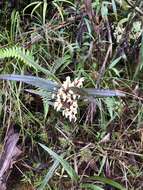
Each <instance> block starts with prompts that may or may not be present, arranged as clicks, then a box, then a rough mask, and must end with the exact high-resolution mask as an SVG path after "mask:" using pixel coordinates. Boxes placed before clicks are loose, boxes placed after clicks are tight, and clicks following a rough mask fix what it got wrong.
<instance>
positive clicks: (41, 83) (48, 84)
mask: <svg viewBox="0 0 143 190" xmlns="http://www.w3.org/2000/svg"><path fill="white" fill-rule="evenodd" d="M0 79H2V80H14V81H21V82H24V83H26V84H30V85H33V86H35V87H38V88H41V89H44V90H47V91H56V89H57V88H58V87H59V85H58V84H57V83H55V82H53V81H51V80H45V79H42V78H40V77H34V76H27V75H14V74H12V75H9V74H6V75H0Z"/></svg>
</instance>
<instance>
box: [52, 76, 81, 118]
mask: <svg viewBox="0 0 143 190" xmlns="http://www.w3.org/2000/svg"><path fill="white" fill-rule="evenodd" d="M83 82H84V78H80V79H78V78H76V79H75V80H74V81H73V82H71V80H70V77H69V76H68V77H66V80H65V81H64V82H63V84H62V85H61V87H60V88H59V89H58V91H57V93H56V94H53V95H52V98H53V99H54V101H55V102H54V109H55V110H56V111H61V110H62V115H63V116H65V117H66V118H68V119H69V120H70V121H74V122H75V121H76V120H77V116H76V115H77V109H78V103H77V100H78V99H79V98H80V95H78V94H75V93H74V91H73V90H71V89H70V88H71V87H78V88H81V87H82V86H83Z"/></svg>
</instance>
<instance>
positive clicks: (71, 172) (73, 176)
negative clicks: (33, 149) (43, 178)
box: [39, 143, 78, 181]
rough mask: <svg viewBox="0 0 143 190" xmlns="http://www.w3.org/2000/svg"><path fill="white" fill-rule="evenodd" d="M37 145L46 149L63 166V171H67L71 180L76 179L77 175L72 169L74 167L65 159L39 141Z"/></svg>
mask: <svg viewBox="0 0 143 190" xmlns="http://www.w3.org/2000/svg"><path fill="white" fill-rule="evenodd" d="M39 145H40V146H41V147H42V148H43V149H44V150H46V151H47V152H48V153H49V154H50V155H51V156H52V157H53V158H54V159H55V160H57V161H59V162H60V164H61V165H62V166H63V168H64V169H65V171H66V172H67V173H68V175H69V176H70V178H71V179H72V180H73V181H77V179H78V175H77V174H76V172H75V171H74V169H73V168H72V167H71V166H70V165H69V163H68V162H67V161H65V160H64V159H63V158H62V157H61V156H59V155H58V154H56V153H55V152H54V151H52V150H51V149H50V148H48V147H47V146H45V145H43V144H41V143H39Z"/></svg>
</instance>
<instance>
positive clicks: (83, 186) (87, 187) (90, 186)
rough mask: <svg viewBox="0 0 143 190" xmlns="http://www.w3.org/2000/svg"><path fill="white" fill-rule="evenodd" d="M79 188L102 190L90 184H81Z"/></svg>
mask: <svg viewBox="0 0 143 190" xmlns="http://www.w3.org/2000/svg"><path fill="white" fill-rule="evenodd" d="M80 187H81V188H86V189H89V190H104V189H103V188H101V187H99V186H97V185H94V184H90V183H85V184H81V185H80Z"/></svg>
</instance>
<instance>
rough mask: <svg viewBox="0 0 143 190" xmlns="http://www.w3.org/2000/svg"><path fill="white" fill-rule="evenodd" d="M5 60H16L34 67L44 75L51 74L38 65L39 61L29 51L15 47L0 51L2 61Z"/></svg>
mask: <svg viewBox="0 0 143 190" xmlns="http://www.w3.org/2000/svg"><path fill="white" fill-rule="evenodd" d="M4 58H15V59H17V60H19V61H22V62H23V63H25V64H27V65H29V66H32V67H33V68H35V69H36V70H38V71H41V72H43V73H44V74H51V73H50V72H49V71H48V70H47V69H45V68H43V67H41V66H40V65H39V64H38V60H36V61H35V60H34V57H33V55H32V53H31V52H30V51H29V50H25V49H24V48H21V47H17V46H14V47H11V48H3V49H0V59H4Z"/></svg>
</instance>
